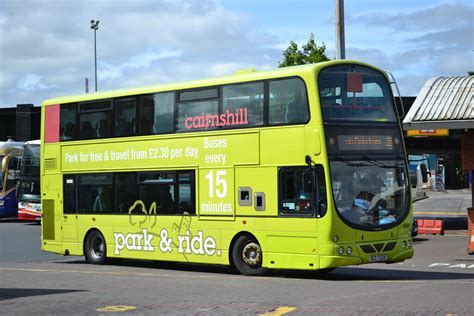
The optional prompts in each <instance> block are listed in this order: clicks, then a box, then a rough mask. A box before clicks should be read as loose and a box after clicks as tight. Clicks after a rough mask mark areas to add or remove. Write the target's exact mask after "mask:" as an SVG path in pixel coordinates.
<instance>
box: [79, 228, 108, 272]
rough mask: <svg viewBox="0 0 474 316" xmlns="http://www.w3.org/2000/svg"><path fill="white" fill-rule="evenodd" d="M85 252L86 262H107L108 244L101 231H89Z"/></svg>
mask: <svg viewBox="0 0 474 316" xmlns="http://www.w3.org/2000/svg"><path fill="white" fill-rule="evenodd" d="M83 252H84V256H85V257H86V260H87V261H89V262H90V263H92V264H104V263H106V262H107V243H106V241H105V237H104V235H103V234H102V233H101V232H100V230H98V229H97V228H91V229H89V231H88V232H87V233H86V235H85V237H84V242H83Z"/></svg>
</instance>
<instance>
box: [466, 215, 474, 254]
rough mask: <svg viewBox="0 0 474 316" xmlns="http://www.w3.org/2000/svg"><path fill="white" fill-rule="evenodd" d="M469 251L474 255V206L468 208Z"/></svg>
mask: <svg viewBox="0 0 474 316" xmlns="http://www.w3.org/2000/svg"><path fill="white" fill-rule="evenodd" d="M467 223H468V228H467V238H468V240H467V253H468V254H470V255H474V208H472V207H468V208H467Z"/></svg>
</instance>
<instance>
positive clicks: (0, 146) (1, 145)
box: [0, 139, 23, 156]
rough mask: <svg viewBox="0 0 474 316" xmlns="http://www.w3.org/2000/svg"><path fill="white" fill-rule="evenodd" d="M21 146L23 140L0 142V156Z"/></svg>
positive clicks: (17, 149)
mask: <svg viewBox="0 0 474 316" xmlns="http://www.w3.org/2000/svg"><path fill="white" fill-rule="evenodd" d="M21 146H23V142H15V141H14V140H11V139H9V140H7V141H6V142H0V156H6V155H8V154H10V153H12V152H15V151H17V152H19V151H20V149H21Z"/></svg>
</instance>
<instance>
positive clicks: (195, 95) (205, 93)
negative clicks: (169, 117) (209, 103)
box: [179, 88, 219, 102]
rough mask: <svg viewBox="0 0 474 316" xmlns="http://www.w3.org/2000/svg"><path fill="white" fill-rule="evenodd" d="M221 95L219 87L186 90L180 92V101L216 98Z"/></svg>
mask: <svg viewBox="0 0 474 316" xmlns="http://www.w3.org/2000/svg"><path fill="white" fill-rule="evenodd" d="M218 96H219V90H218V89H217V88H211V89H200V90H190V91H184V92H181V93H180V94H179V101H180V102H183V101H193V100H200V99H214V98H217V97H218Z"/></svg>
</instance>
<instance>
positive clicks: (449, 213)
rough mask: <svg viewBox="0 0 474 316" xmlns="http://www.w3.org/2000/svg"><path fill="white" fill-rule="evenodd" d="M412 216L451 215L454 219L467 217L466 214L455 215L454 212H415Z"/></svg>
mask: <svg viewBox="0 0 474 316" xmlns="http://www.w3.org/2000/svg"><path fill="white" fill-rule="evenodd" d="M413 215H415V216H416V215H451V216H454V217H467V213H455V212H441V211H439V212H424V211H417V212H413Z"/></svg>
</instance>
